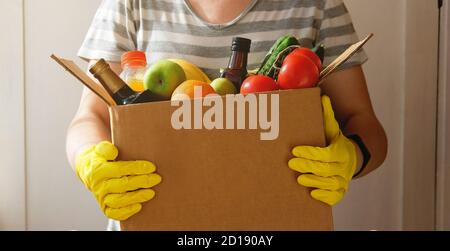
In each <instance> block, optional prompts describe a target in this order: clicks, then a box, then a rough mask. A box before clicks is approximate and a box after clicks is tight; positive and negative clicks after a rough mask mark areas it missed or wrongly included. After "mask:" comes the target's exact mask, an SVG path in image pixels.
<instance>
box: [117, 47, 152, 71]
mask: <svg viewBox="0 0 450 251" xmlns="http://www.w3.org/2000/svg"><path fill="white" fill-rule="evenodd" d="M127 65H128V66H130V67H145V66H146V65H147V58H146V56H145V52H142V51H129V52H126V53H124V54H123V55H122V69H124V68H125V66H127Z"/></svg>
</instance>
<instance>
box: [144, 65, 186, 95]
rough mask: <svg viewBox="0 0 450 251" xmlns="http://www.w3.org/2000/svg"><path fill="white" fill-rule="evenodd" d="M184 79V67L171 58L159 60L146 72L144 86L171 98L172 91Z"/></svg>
mask: <svg viewBox="0 0 450 251" xmlns="http://www.w3.org/2000/svg"><path fill="white" fill-rule="evenodd" d="M184 81H186V74H185V73H184V70H183V68H181V66H179V65H178V64H176V63H174V62H172V61H169V60H159V61H157V62H156V63H155V64H153V65H152V66H151V67H150V68H149V69H148V70H147V71H146V73H145V76H144V88H145V90H150V91H151V92H153V93H155V94H158V95H160V96H162V97H164V98H166V99H167V100H170V97H171V96H172V93H173V92H174V91H175V89H176V88H177V87H178V86H179V85H180V84H181V83H183V82H184Z"/></svg>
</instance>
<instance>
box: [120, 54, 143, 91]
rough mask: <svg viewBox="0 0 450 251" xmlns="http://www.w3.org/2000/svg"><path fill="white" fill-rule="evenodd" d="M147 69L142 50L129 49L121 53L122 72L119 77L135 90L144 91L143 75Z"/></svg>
mask: <svg viewBox="0 0 450 251" xmlns="http://www.w3.org/2000/svg"><path fill="white" fill-rule="evenodd" d="M146 70H147V58H146V56H145V53H144V52H142V51H130V52H127V53H124V54H123V55H122V73H121V74H120V77H121V78H122V79H123V80H124V81H125V83H127V85H128V86H129V87H130V88H131V89H133V91H135V92H143V91H144V75H145V71H146Z"/></svg>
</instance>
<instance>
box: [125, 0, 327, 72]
mask: <svg viewBox="0 0 450 251" xmlns="http://www.w3.org/2000/svg"><path fill="white" fill-rule="evenodd" d="M137 2H138V3H139V5H140V6H139V8H137V7H136V6H133V8H134V9H138V10H140V11H139V12H136V11H135V12H134V15H135V17H134V20H135V26H136V32H137V34H136V38H135V39H136V40H135V43H136V47H137V48H136V49H138V50H142V51H146V52H147V56H148V61H149V63H150V64H152V63H154V62H156V61H157V60H159V59H162V58H181V59H185V60H188V61H190V62H192V63H194V64H196V65H198V66H199V67H200V68H202V69H203V70H204V71H205V73H206V74H207V75H208V76H209V77H210V78H211V79H215V78H217V77H218V76H219V75H220V69H223V68H226V67H227V65H228V61H229V57H230V55H231V42H232V39H233V37H236V36H239V37H245V38H248V39H251V40H252V48H251V52H250V54H249V58H248V67H247V68H248V70H253V69H256V68H258V67H259V66H260V64H261V62H262V61H263V60H264V57H265V55H266V54H267V52H268V51H269V50H270V47H271V46H272V45H273V44H274V43H275V41H276V40H277V39H278V38H279V37H281V36H283V35H286V34H292V35H295V36H296V37H298V38H301V41H302V45H303V46H306V47H312V44H313V42H314V41H315V39H316V36H317V29H316V27H317V23H316V22H317V18H316V16H317V15H321V14H320V13H319V12H318V11H317V10H318V8H311V6H304V4H303V3H302V2H303V1H277V2H276V3H275V2H273V1H264V0H239V1H236V0H215V1H210V0H172V1H137ZM306 2H311V1H306ZM307 4H309V5H311V3H307Z"/></svg>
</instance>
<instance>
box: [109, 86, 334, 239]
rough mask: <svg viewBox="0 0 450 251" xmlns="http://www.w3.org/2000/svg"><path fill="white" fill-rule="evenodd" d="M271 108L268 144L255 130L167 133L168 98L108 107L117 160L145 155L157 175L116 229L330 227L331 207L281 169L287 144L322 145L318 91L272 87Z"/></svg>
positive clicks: (170, 129)
mask: <svg viewBox="0 0 450 251" xmlns="http://www.w3.org/2000/svg"><path fill="white" fill-rule="evenodd" d="M269 95H273V94H269ZM258 98H260V95H258ZM222 99H223V100H225V98H222ZM279 105H280V110H279V112H280V113H279V137H278V139H276V140H273V141H261V140H260V133H261V131H260V130H249V129H246V130H217V129H215V130H206V129H201V130H175V129H173V127H172V125H171V116H172V114H173V112H174V111H175V109H176V107H172V106H171V104H170V102H161V103H148V104H138V105H131V106H116V107H113V108H111V109H110V111H111V124H112V134H113V141H114V144H115V145H116V146H117V147H118V148H119V152H120V156H119V158H120V159H123V160H135V159H145V160H151V161H153V162H154V163H155V164H156V165H157V167H158V173H159V174H160V175H161V176H162V177H163V182H162V183H161V184H160V185H159V186H158V187H156V188H155V190H156V192H157V197H156V198H155V199H153V200H152V201H151V202H149V203H147V204H145V205H144V207H143V210H142V211H141V212H140V213H139V214H138V215H136V216H134V217H132V218H131V219H129V220H128V221H125V222H122V229H123V230H254V231H257V230H332V229H333V219H332V212H331V207H329V206H327V205H325V204H324V203H321V202H318V201H316V200H314V199H312V198H311V196H310V190H309V189H307V188H305V187H302V186H300V185H299V184H298V183H297V181H296V179H297V177H298V175H299V174H298V173H296V172H294V171H292V170H290V169H289V167H288V166H287V163H288V160H289V159H290V158H292V157H293V156H292V154H291V151H292V149H293V147H294V146H297V145H311V146H324V145H325V136H324V129H323V118H322V106H321V99H320V89H319V88H314V89H304V90H295V91H282V92H279ZM247 111H248V110H247ZM247 114H248V113H247Z"/></svg>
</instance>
